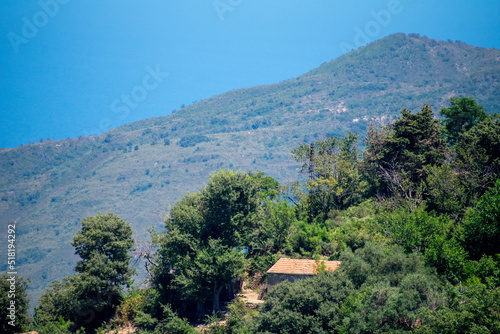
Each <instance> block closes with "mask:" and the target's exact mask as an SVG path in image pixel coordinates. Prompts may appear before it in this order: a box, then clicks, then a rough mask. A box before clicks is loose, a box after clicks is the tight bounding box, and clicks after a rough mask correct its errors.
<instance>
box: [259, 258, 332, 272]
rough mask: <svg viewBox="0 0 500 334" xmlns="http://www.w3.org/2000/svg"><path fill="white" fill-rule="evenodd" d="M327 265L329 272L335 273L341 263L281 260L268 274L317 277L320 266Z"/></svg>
mask: <svg viewBox="0 0 500 334" xmlns="http://www.w3.org/2000/svg"><path fill="white" fill-rule="evenodd" d="M321 262H324V263H325V267H326V270H327V271H335V269H337V268H338V267H339V266H340V264H341V263H342V262H341V261H315V260H307V259H300V260H299V259H287V258H281V259H279V260H278V262H276V263H275V264H274V265H273V266H272V267H271V268H270V269H269V270H268V271H267V273H268V274H289V275H315V274H317V273H318V270H317V268H318V266H319V265H321Z"/></svg>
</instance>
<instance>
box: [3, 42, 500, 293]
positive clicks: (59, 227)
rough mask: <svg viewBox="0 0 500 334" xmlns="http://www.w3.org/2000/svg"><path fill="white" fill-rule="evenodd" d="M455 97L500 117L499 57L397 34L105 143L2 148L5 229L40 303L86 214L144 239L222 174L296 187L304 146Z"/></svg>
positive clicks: (112, 135)
mask: <svg viewBox="0 0 500 334" xmlns="http://www.w3.org/2000/svg"><path fill="white" fill-rule="evenodd" d="M452 96H470V97H474V98H476V100H477V101H478V103H479V104H481V105H483V106H484V107H485V109H486V111H487V112H490V113H492V112H498V111H499V109H500V108H499V106H500V50H497V49H485V48H479V47H473V46H470V45H467V44H465V43H463V42H451V41H448V42H444V41H436V40H432V39H429V38H427V37H421V36H419V35H417V34H410V35H405V34H395V35H391V36H388V37H386V38H384V39H381V40H378V41H376V42H373V43H371V44H369V45H367V46H365V47H362V48H360V49H358V50H355V51H352V52H350V53H348V54H346V55H343V56H341V57H339V58H337V59H335V60H332V61H330V62H328V63H324V64H322V65H321V66H320V67H318V68H316V69H314V70H312V71H310V72H308V73H306V74H304V75H302V76H300V77H298V78H295V79H291V80H287V81H283V82H281V83H277V84H273V85H265V86H258V87H252V88H243V89H237V90H233V91H230V92H227V93H225V94H221V95H218V96H214V97H211V98H208V99H205V100H202V101H200V102H197V103H195V104H193V105H191V106H188V107H185V108H182V109H181V110H178V111H176V112H174V113H172V114H170V115H168V116H164V117H157V118H151V119H146V120H142V121H139V122H134V123H131V124H127V125H124V126H122V127H119V128H116V129H112V130H109V131H108V132H106V133H104V134H102V135H99V136H90V137H79V138H75V139H67V140H59V141H45V142H42V143H30V144H29V145H24V146H20V147H16V148H12V149H0V170H1V174H0V217H1V218H0V219H1V221H0V226H1V227H2V230H3V231H6V230H7V225H8V224H10V223H12V222H14V221H17V228H16V250H17V253H16V254H17V255H16V256H17V266H18V267H17V268H18V272H19V274H20V275H22V276H24V277H30V278H31V284H30V296H31V298H32V300H34V301H36V299H37V298H38V297H39V296H40V295H41V294H42V293H43V288H45V287H47V285H48V284H49V283H50V282H51V281H53V280H55V279H61V278H62V277H64V276H68V275H71V274H73V268H74V265H75V264H76V260H77V259H76V257H75V255H74V250H73V247H72V246H71V245H70V242H71V240H72V238H73V236H74V235H75V233H76V231H77V230H78V229H79V228H80V222H81V220H82V219H83V218H84V217H86V216H89V215H95V214H97V213H98V212H113V213H115V214H117V215H118V216H120V217H121V218H123V219H124V220H126V221H128V222H130V223H131V225H132V227H133V229H134V233H135V238H136V240H138V241H139V242H140V241H143V240H146V239H148V232H147V230H148V228H150V227H159V226H161V224H162V220H163V217H164V216H165V214H166V213H167V211H168V206H169V205H172V204H174V203H175V201H176V199H178V198H179V197H181V196H182V195H183V194H184V193H185V192H187V191H196V190H197V189H199V188H201V187H202V186H203V185H204V184H205V183H206V182H207V180H208V176H209V174H210V173H211V172H213V171H216V170H218V169H220V168H232V169H241V170H245V171H248V170H261V171H264V172H266V174H268V175H271V176H273V177H275V178H277V179H278V180H279V181H280V182H281V183H286V182H287V181H288V180H295V179H297V177H298V175H297V171H298V167H299V166H298V164H297V163H295V162H294V161H293V160H292V159H291V157H290V149H291V148H293V147H295V146H296V145H297V144H299V143H301V142H312V141H314V140H315V139H316V138H321V137H323V136H325V135H336V136H343V135H345V134H346V133H347V132H348V131H354V132H358V133H359V134H360V135H361V136H363V135H364V134H365V132H366V128H367V126H368V124H369V122H379V123H380V122H387V121H389V120H391V119H395V118H396V117H398V115H399V111H400V110H401V109H402V108H403V107H404V108H407V109H410V110H415V111H416V110H420V108H421V107H422V105H423V104H424V103H427V104H430V105H431V106H432V107H433V108H434V111H435V112H436V114H437V111H439V108H441V107H445V106H448V105H449V98H450V97H452ZM2 235H3V236H2V238H4V239H2V251H3V252H4V253H3V254H5V252H6V248H7V247H6V242H4V241H5V240H6V233H3V234H2ZM1 269H2V270H6V266H5V265H4V266H3V268H1Z"/></svg>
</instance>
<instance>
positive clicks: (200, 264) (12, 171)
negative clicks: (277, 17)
mask: <svg viewBox="0 0 500 334" xmlns="http://www.w3.org/2000/svg"><path fill="white" fill-rule="evenodd" d="M499 57H500V53H499V51H498V50H494V49H489V50H486V49H482V48H473V47H470V46H468V45H466V44H464V43H458V42H457V43H447V42H440V41H434V40H431V39H428V38H426V37H420V36H418V35H415V34H412V35H408V36H406V35H404V34H396V35H392V36H389V37H387V38H384V39H383V40H380V41H377V42H374V43H371V44H370V45H368V46H367V47H364V48H361V49H359V50H356V51H353V52H351V53H349V54H347V55H344V56H342V57H340V58H338V59H336V60H333V61H331V62H329V63H325V64H323V65H322V66H320V67H319V68H317V69H315V70H313V71H311V72H309V73H307V74H305V75H303V76H300V77H298V78H295V79H291V80H287V81H284V82H282V83H279V84H275V85H267V86H260V87H253V88H246V89H240V90H234V91H231V92H228V93H226V94H223V95H219V96H215V97H212V98H209V99H206V100H203V101H200V102H198V103H196V104H193V105H192V106H188V107H185V108H183V109H182V110H180V111H178V112H176V113H173V114H172V115H169V116H165V117H159V118H154V119H149V120H144V121H140V122H135V123H132V124H129V125H126V126H123V127H121V128H118V129H113V130H110V131H108V132H107V133H106V134H103V135H100V136H95V137H87V138H83V137H81V138H77V139H68V140H63V141H52V140H50V141H49V140H46V141H43V142H40V143H31V144H29V145H24V146H22V147H18V148H15V149H0V156H1V157H0V169H1V170H2V173H1V175H0V215H1V216H2V218H3V221H5V222H9V221H14V220H16V219H19V222H20V223H19V224H18V226H19V229H18V230H17V231H16V233H17V236H18V238H17V240H18V241H17V244H16V247H18V248H19V249H22V250H23V255H22V257H21V258H19V263H18V265H19V268H18V269H19V271H20V272H23V273H26V277H30V278H32V280H31V283H30V285H29V286H28V287H27V288H26V284H25V283H23V286H22V287H20V288H19V289H20V291H21V290H23V289H25V288H26V291H27V292H28V294H29V295H30V298H31V301H32V305H33V304H36V302H35V300H36V299H39V303H40V307H39V308H37V312H36V314H35V317H34V322H33V324H32V328H33V329H36V330H38V331H39V332H40V333H68V332H75V331H77V328H80V327H81V326H83V327H84V329H83V330H84V331H88V332H91V331H95V332H100V331H105V330H107V329H113V328H116V327H117V326H120V325H127V324H133V325H135V326H136V327H138V328H139V329H140V331H141V332H142V333H163V332H180V333H185V332H188V333H189V332H192V330H193V329H192V326H191V325H192V322H194V321H197V320H199V319H202V318H203V317H209V319H211V320H214V321H215V319H221V318H223V317H225V318H226V319H225V320H227V322H226V325H222V323H218V324H216V325H214V326H212V328H210V329H207V331H209V332H213V333H217V332H218V333H223V332H229V333H248V332H266V331H268V332H269V331H271V332H274V331H277V332H301V331H303V332H307V331H316V332H321V331H327V332H405V331H422V332H443V331H446V330H448V329H446V328H449V331H451V332H474V331H475V332H482V333H488V332H498V318H499V316H498V311H497V310H498V293H497V291H498V287H499V286H500V264H499V262H500V259H499V255H498V254H499V249H498V245H497V243H496V241H497V240H498V238H499V230H500V228H499V226H498V221H499V220H500V219H499V217H498V215H499V213H498V211H499V209H498V207H499V205H498V203H499V199H498V198H499V191H500V190H499V187H500V185H499V182H500V181H499V176H500V139H499V138H500V136H499V133H500V117H499V116H498V114H497V115H488V113H487V112H489V113H491V112H494V111H498V110H499V108H500V97H499V96H498V94H493V93H492V92H495V91H498V88H499V86H498V85H499V81H498V80H497V78H498V71H499V69H500V62H498V59H499ZM388 59H390V66H387V60H388ZM450 96H454V97H452V98H451V99H450V103H449V104H448V98H449V97H450ZM459 96H474V97H475V99H472V98H460V97H459ZM476 100H477V102H476ZM424 102H425V103H427V104H426V105H423V107H422V104H423V103H424ZM431 105H432V106H433V108H434V109H435V110H439V109H440V108H441V112H440V115H441V117H442V119H441V120H437V119H435V118H434V117H435V115H434V114H433V112H432V108H431V107H430V106H431ZM480 105H482V106H484V108H483V107H482V106H480ZM403 106H404V107H406V108H408V109H403V111H402V112H401V113H400V109H401V107H403ZM436 108H437V109H436ZM408 110H415V111H417V110H420V111H419V112H415V113H412V112H410V111H408ZM370 124H371V125H370ZM380 124H385V125H384V126H380ZM311 143H314V144H315V155H314V161H312V160H311V159H310V158H311V154H310V151H309V147H310V144H311ZM290 151H292V154H290ZM300 167H302V172H303V173H302V174H301V175H297V171H298V170H299V169H300ZM227 168H230V169H231V170H228V169H227ZM232 169H235V170H254V171H255V170H262V171H263V172H264V173H265V174H264V173H260V172H249V173H244V172H239V171H233V170H232ZM220 170H222V171H220ZM216 171H219V172H216ZM208 175H212V176H211V177H210V179H208ZM265 175H266V176H265ZM309 175H311V176H312V178H309ZM207 180H208V181H207ZM280 183H281V185H280ZM166 208H168V210H167V209H166ZM99 211H101V212H108V211H112V212H114V213H116V214H118V215H119V216H120V217H123V219H125V220H126V221H129V222H130V223H131V225H132V227H133V229H134V239H136V240H137V241H138V244H139V245H144V244H148V243H147V242H148V241H149V244H148V245H149V246H148V247H146V249H148V251H146V252H143V251H142V250H143V249H142V250H141V252H140V253H141V254H142V255H143V256H144V257H145V259H146V263H147V264H148V266H147V269H146V270H143V269H142V268H139V270H140V272H141V274H142V276H141V277H140V278H137V279H136V282H142V281H143V279H144V278H145V277H146V276H147V275H151V276H150V277H149V287H148V288H146V289H142V290H135V289H130V290H129V291H127V292H125V291H124V290H123V288H122V287H123V286H127V285H129V284H130V283H131V271H130V267H129V260H130V254H128V251H129V250H130V248H131V247H132V234H131V233H132V232H131V229H130V227H127V226H128V225H127V224H126V223H124V222H123V221H122V220H121V219H119V218H118V217H116V216H114V215H100V214H99V215H97V216H96V214H97V212H99ZM167 211H168V212H169V216H168V217H167V218H166V219H165V221H164V224H163V225H162V224H161V219H162V218H164V214H165V213H167ZM85 217H88V218H85ZM158 217H160V218H158ZM84 218H85V219H84ZM82 220H83V221H84V222H85V224H88V225H89V227H88V228H82V230H81V231H79V227H80V222H82ZM98 222H101V223H102V226H101V223H98ZM104 222H106V223H104ZM108 224H110V226H116V229H112V230H113V231H112V232H111V231H110V230H106V229H104V230H101V229H100V228H99V226H101V227H103V226H107V225H108ZM151 227H153V228H155V229H156V232H154V233H153V235H152V240H150V238H151V236H150V234H149V233H148V229H149V228H151ZM89 232H90V233H89ZM94 232H95V234H94ZM107 237H110V238H111V239H109V240H108V241H106V238H107ZM72 238H73V246H74V247H75V248H76V253H77V254H76V255H77V256H71V255H68V254H72V253H73V249H72V247H71V244H70V241H71V239H72ZM113 238H117V239H116V240H115V239H113ZM97 240H101V241H106V245H107V246H103V245H100V244H98V243H96V242H97ZM2 246H3V244H2ZM101 246H102V247H104V248H102V247H101ZM106 247H108V248H106ZM115 253H116V254H115ZM115 255H116V256H115ZM281 256H286V257H293V258H314V259H316V260H322V259H331V260H339V259H340V260H342V261H344V264H343V266H342V267H341V268H340V269H339V270H338V271H336V272H335V273H333V274H331V273H325V274H321V275H318V276H317V277H314V278H313V279H311V280H310V281H307V282H309V283H308V284H309V285H308V284H306V283H303V282H299V283H297V284H295V285H294V284H288V285H287V284H283V286H278V287H276V289H275V290H274V291H271V292H270V294H269V295H268V297H267V298H268V300H267V301H266V303H267V304H265V305H264V306H263V307H262V308H261V309H260V310H259V311H257V310H252V311H248V310H247V309H246V308H245V306H244V303H243V302H241V301H240V300H238V299H233V297H234V291H232V289H233V287H232V286H233V284H235V282H241V280H243V279H248V280H249V281H255V282H257V283H256V284H257V285H258V284H260V283H262V282H265V280H266V277H265V272H266V270H267V269H268V268H269V267H270V266H271V265H272V264H273V263H274V262H275V261H276V260H277V259H279V258H280V257H281ZM75 266H76V273H75V272H74V271H73V269H74V268H75ZM47 268H50V270H48V269H47ZM408 268H412V270H414V272H413V273H414V275H412V274H411V273H410V271H408V270H409V269H408ZM0 269H1V270H2V271H5V269H6V267H5V266H4V267H2V268H0ZM65 276H66V278H64V279H63V277H65ZM259 277H262V279H261V280H260V281H259ZM61 279H62V280H61ZM22 282H25V281H22ZM50 282H53V283H52V284H51V285H50V286H49V283H50ZM249 284H250V283H249ZM339 284H341V285H342V284H343V285H342V286H339ZM48 286H49V288H48V289H47V290H46V291H45V292H44V288H47V287H48ZM328 287H338V290H339V294H338V295H335V294H333V293H331V292H325V291H326V289H329V288H328ZM253 288H256V286H254V287H253ZM23 291H24V290H23ZM227 303H229V305H227ZM242 303H243V306H242ZM292 304H293V305H292ZM333 304H335V305H333ZM226 305H227V306H226ZM325 305H326V306H325ZM275 308H276V309H279V310H283V312H282V313H280V314H279V315H276V314H275V313H273V312H277V311H276V310H275ZM377 310H378V311H377ZM213 311H215V313H212V312H213ZM92 312H93V313H92ZM21 314H22V312H21ZM90 318H93V320H92V321H90V322H86V320H88V319H90ZM296 319H307V321H305V322H298V321H296ZM326 319H329V320H328V321H326ZM26 325H28V323H27V322H23V324H22V326H25V327H24V328H23V330H24V329H26ZM282 325H283V326H284V327H281V326H282ZM99 326H101V327H99ZM286 326H289V327H286ZM28 327H29V326H28ZM277 328H280V329H279V330H278V329H277Z"/></svg>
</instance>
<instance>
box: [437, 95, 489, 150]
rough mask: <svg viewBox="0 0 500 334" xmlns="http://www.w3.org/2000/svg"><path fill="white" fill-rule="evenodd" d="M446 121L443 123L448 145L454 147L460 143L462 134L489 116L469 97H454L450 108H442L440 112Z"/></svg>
mask: <svg viewBox="0 0 500 334" xmlns="http://www.w3.org/2000/svg"><path fill="white" fill-rule="evenodd" d="M439 113H440V114H441V115H442V116H444V119H443V121H442V123H443V125H444V128H445V133H446V138H447V139H448V143H450V144H451V145H454V144H455V143H456V142H457V141H458V137H459V134H460V133H461V132H465V131H468V130H469V129H471V128H472V127H473V126H474V125H476V124H477V123H478V122H481V121H483V120H485V119H486V117H487V114H486V112H485V111H484V109H483V107H481V106H480V105H478V104H477V102H476V100H474V99H472V98H469V97H462V98H458V97H452V98H451V99H450V107H449V108H441V111H440V112H439Z"/></svg>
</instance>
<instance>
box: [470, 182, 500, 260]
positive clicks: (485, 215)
mask: <svg viewBox="0 0 500 334" xmlns="http://www.w3.org/2000/svg"><path fill="white" fill-rule="evenodd" d="M463 226H464V236H463V239H464V240H463V242H464V245H465V247H466V249H467V250H468V251H469V254H470V256H471V258H472V259H475V260H479V259H480V258H481V257H482V256H483V255H497V254H500V242H499V240H500V179H497V181H496V183H495V186H493V187H492V188H490V189H488V190H487V191H486V193H485V194H484V196H483V197H482V198H481V200H479V202H478V203H477V205H476V207H475V208H473V209H470V210H469V211H468V212H467V215H466V217H465V221H464V224H463Z"/></svg>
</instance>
